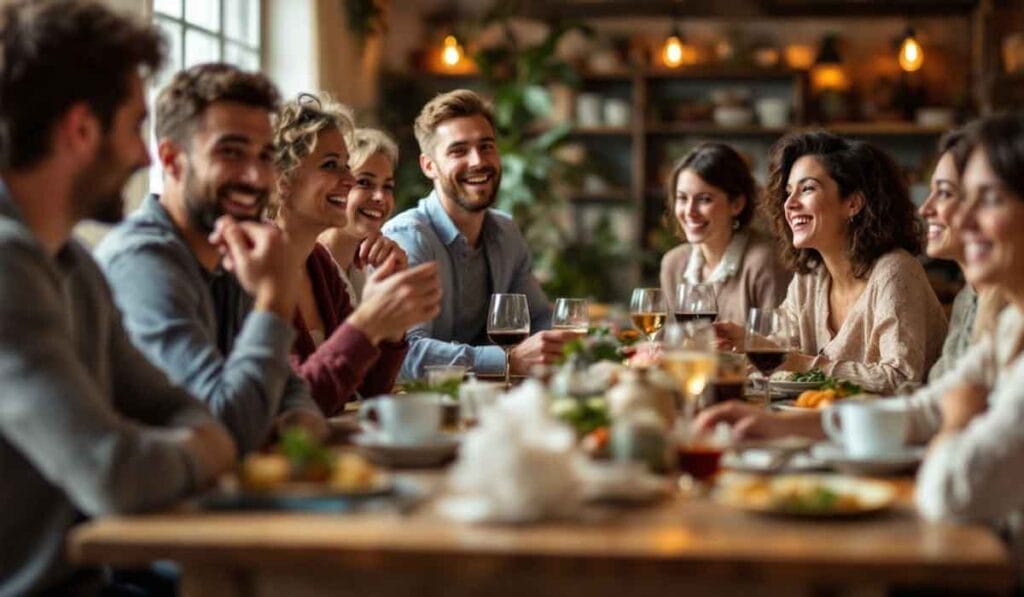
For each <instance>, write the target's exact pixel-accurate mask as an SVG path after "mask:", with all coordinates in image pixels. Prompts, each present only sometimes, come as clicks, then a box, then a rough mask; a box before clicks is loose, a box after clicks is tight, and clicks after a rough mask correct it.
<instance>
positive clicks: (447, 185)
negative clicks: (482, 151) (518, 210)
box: [441, 168, 501, 213]
mask: <svg viewBox="0 0 1024 597" xmlns="http://www.w3.org/2000/svg"><path fill="white" fill-rule="evenodd" d="M476 172H485V173H488V174H492V175H493V176H494V181H493V182H492V185H493V186H492V191H491V194H490V195H489V196H488V197H486V198H485V199H484V200H483V201H473V200H472V199H470V198H469V197H467V196H466V195H465V194H463V192H462V190H461V189H460V188H459V185H458V182H457V181H456V180H453V179H452V178H450V177H448V176H442V177H441V191H442V192H443V193H444V194H445V196H446V197H448V198H449V199H451V200H452V201H454V202H455V204H456V205H458V206H459V207H461V208H462V209H464V210H466V211H468V212H470V213H476V212H480V211H484V210H485V209H488V208H489V207H491V206H492V205H494V202H495V201H497V200H498V189H499V188H500V187H501V172H500V171H499V170H497V169H494V168H484V169H478V170H476V171H473V173H476ZM469 175H471V174H467V176H469Z"/></svg>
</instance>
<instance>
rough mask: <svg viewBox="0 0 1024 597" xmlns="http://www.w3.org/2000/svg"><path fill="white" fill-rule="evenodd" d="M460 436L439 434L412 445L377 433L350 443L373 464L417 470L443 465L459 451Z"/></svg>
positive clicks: (362, 434)
mask: <svg viewBox="0 0 1024 597" xmlns="http://www.w3.org/2000/svg"><path fill="white" fill-rule="evenodd" d="M460 440H461V438H460V436H458V435H455V434H450V433H439V434H438V435H437V436H435V438H433V439H431V440H428V441H426V442H420V443H415V444H398V443H395V442H393V441H391V440H389V439H388V438H387V437H386V436H384V435H382V434H379V433H372V432H364V433H361V434H359V435H356V436H355V437H353V438H352V442H353V443H354V444H355V445H356V446H358V447H359V449H360V450H361V451H362V452H363V453H364V454H365V455H366V457H367V458H369V459H370V460H371V461H373V462H374V463H375V464H379V465H381V466H388V467H402V468H421V467H433V466H439V465H442V464H445V463H446V462H448V461H449V460H452V459H453V458H454V457H455V455H456V453H457V452H458V449H459V443H460Z"/></svg>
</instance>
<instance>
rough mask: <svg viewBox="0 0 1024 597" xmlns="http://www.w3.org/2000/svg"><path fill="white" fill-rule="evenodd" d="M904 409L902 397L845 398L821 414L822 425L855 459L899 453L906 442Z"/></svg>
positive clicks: (905, 413) (831, 437)
mask: <svg viewBox="0 0 1024 597" xmlns="http://www.w3.org/2000/svg"><path fill="white" fill-rule="evenodd" d="M907 423H908V421H907V412H906V407H905V406H904V405H903V404H902V401H901V400H871V401H860V400H848V401H846V402H840V403H838V404H833V405H832V406H830V407H828V408H826V409H825V410H824V411H823V412H822V413H821V425H822V427H824V429H825V433H826V434H827V435H828V436H829V438H830V439H831V440H832V441H834V442H835V443H837V444H839V445H841V446H842V447H843V449H844V450H845V451H846V453H847V454H849V455H850V456H853V457H855V458H869V457H878V456H888V455H892V454H898V453H899V452H900V451H901V450H902V449H903V446H904V445H905V444H906V441H907Z"/></svg>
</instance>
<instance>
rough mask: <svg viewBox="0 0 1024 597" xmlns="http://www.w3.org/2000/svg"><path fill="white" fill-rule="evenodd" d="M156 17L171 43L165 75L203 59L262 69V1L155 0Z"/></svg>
mask: <svg viewBox="0 0 1024 597" xmlns="http://www.w3.org/2000/svg"><path fill="white" fill-rule="evenodd" d="M153 18H154V20H155V21H156V25H157V26H158V27H159V28H160V29H161V30H162V31H163V32H164V34H165V35H166V36H167V41H168V44H169V46H168V49H169V53H170V56H169V57H168V58H169V60H168V62H169V64H168V68H167V69H166V71H165V73H164V76H165V77H166V76H169V75H170V74H171V73H174V72H176V71H178V70H180V69H182V68H188V67H190V66H192V65H195V64H200V63H203V62H229V63H231V64H234V65H236V66H238V67H240V68H244V69H246V70H259V68H260V0H153ZM161 78H163V77H161Z"/></svg>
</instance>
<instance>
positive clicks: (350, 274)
mask: <svg viewBox="0 0 1024 597" xmlns="http://www.w3.org/2000/svg"><path fill="white" fill-rule="evenodd" d="M349 164H350V165H351V166H352V174H353V176H355V179H356V180H355V184H354V185H352V190H350V191H349V192H348V199H347V205H346V210H345V211H346V215H347V216H348V224H347V225H346V226H345V227H343V228H331V229H329V230H327V231H326V232H324V233H323V234H321V235H320V243H321V244H323V245H324V246H325V247H327V250H328V251H330V253H331V256H332V257H334V261H335V263H337V264H338V268H339V270H340V273H341V278H342V280H343V281H344V282H345V289H346V291H347V292H348V295H349V299H351V301H352V304H353V305H356V304H358V303H359V300H360V297H361V296H362V293H363V287H364V286H365V285H366V275H367V267H368V266H369V267H371V268H376V267H379V266H380V265H381V264H382V263H383V262H384V261H386V260H387V259H388V257H389V256H391V255H392V254H393V255H394V256H395V259H396V260H397V261H398V264H397V267H398V269H399V270H403V269H405V268H406V265H407V261H406V256H405V251H403V250H402V249H401V247H399V246H398V245H397V243H395V242H394V241H393V240H391V239H389V238H388V237H386V236H382V235H381V233H380V229H381V226H383V225H384V222H385V221H387V219H388V218H389V217H390V216H391V212H392V211H394V209H395V167H396V166H397V165H398V146H397V145H396V144H395V142H394V141H392V140H391V138H390V137H388V135H387V134H386V133H384V132H383V131H379V130H376V129H368V128H360V129H356V132H355V134H354V135H353V140H352V148H351V154H350V155H349Z"/></svg>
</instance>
